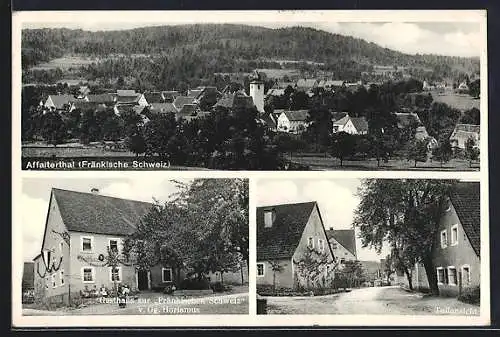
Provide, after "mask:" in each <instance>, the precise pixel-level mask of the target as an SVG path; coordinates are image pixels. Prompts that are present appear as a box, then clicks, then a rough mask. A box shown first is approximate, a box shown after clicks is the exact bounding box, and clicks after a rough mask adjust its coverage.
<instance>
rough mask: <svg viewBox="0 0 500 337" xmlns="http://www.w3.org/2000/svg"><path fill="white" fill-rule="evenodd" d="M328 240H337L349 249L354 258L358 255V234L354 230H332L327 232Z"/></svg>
mask: <svg viewBox="0 0 500 337" xmlns="http://www.w3.org/2000/svg"><path fill="white" fill-rule="evenodd" d="M326 236H327V237H328V240H330V239H332V238H333V239H335V241H337V242H338V243H340V244H341V245H342V247H344V248H345V249H347V250H348V251H349V252H350V253H351V254H352V255H354V257H357V254H356V234H355V232H354V229H330V230H327V231H326Z"/></svg>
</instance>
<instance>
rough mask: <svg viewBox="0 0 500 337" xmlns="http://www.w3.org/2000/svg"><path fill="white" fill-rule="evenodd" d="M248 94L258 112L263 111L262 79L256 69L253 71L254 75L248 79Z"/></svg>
mask: <svg viewBox="0 0 500 337" xmlns="http://www.w3.org/2000/svg"><path fill="white" fill-rule="evenodd" d="M250 96H251V97H252V99H253V104H255V107H257V110H258V111H259V112H264V81H262V79H261V76H260V74H259V73H258V72H257V71H255V76H254V77H253V79H252V80H251V81H250Z"/></svg>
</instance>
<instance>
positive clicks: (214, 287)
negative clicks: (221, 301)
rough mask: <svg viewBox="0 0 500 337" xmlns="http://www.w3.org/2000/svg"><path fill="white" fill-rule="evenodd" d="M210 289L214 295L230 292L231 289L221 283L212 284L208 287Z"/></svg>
mask: <svg viewBox="0 0 500 337" xmlns="http://www.w3.org/2000/svg"><path fill="white" fill-rule="evenodd" d="M210 287H211V288H212V290H213V291H214V292H216V293H222V292H224V291H229V290H231V287H230V286H226V285H224V284H222V283H221V282H214V283H212V284H211V285H210Z"/></svg>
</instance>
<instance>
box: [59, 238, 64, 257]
mask: <svg viewBox="0 0 500 337" xmlns="http://www.w3.org/2000/svg"><path fill="white" fill-rule="evenodd" d="M63 250H64V242H63V241H61V242H59V253H61V255H62V253H63Z"/></svg>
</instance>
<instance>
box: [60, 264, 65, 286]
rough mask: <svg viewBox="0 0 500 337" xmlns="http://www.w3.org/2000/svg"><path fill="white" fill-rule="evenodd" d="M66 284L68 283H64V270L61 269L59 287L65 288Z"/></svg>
mask: <svg viewBox="0 0 500 337" xmlns="http://www.w3.org/2000/svg"><path fill="white" fill-rule="evenodd" d="M65 284H66V281H64V268H61V269H59V285H60V286H63V285H65Z"/></svg>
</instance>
